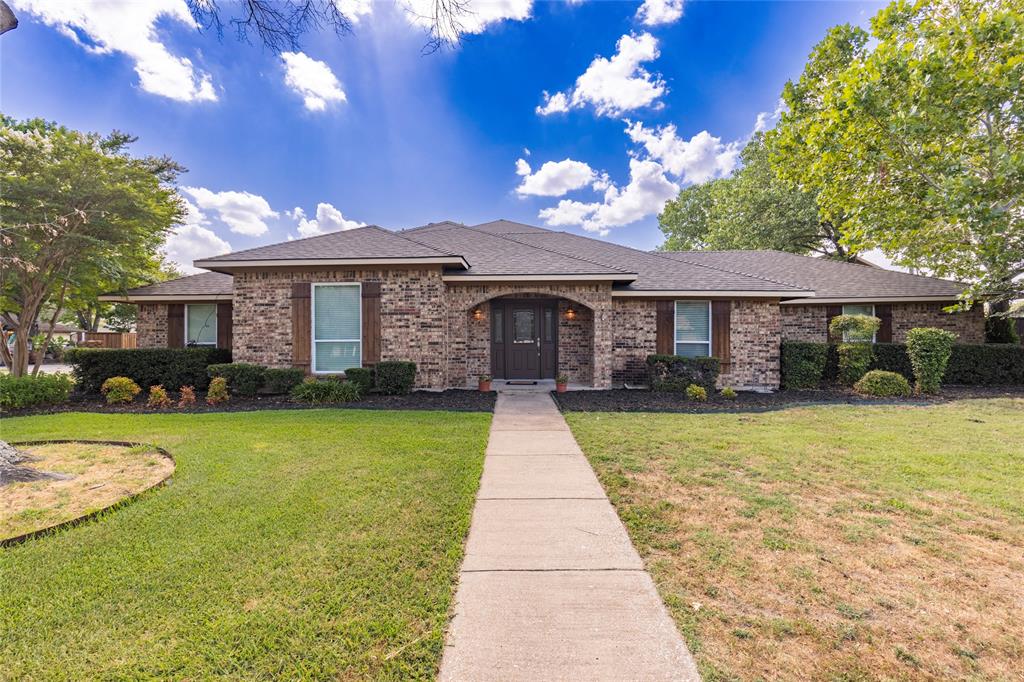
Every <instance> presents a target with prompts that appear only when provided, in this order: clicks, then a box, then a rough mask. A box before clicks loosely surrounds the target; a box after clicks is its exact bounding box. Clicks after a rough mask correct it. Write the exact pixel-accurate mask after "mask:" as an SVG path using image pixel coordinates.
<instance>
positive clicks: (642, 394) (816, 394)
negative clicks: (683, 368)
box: [552, 386, 1024, 413]
mask: <svg viewBox="0 0 1024 682" xmlns="http://www.w3.org/2000/svg"><path fill="white" fill-rule="evenodd" d="M552 395H553V396H554V397H555V402H556V403H557V404H558V408H559V409H560V410H561V411H562V412H691V413H702V412H704V413H707V412H767V411H770V410H781V409H785V408H787V407H799V406H809V405H840V404H848V405H932V404H938V403H945V402H950V401H953V400H963V399H966V398H1024V386H944V387H943V388H942V393H941V394H939V395H937V396H927V397H920V396H914V397H911V398H904V399H881V398H865V397H862V396H859V395H857V394H856V393H854V392H853V391H850V390H844V389H838V388H836V389H823V390H818V391H779V392H777V393H753V392H746V391H741V392H739V393H738V395H737V396H736V399H735V400H726V399H725V398H722V397H721V396H720V395H718V394H715V395H713V396H709V397H708V401H707V402H706V403H698V402H694V401H691V400H687V398H686V396H685V395H684V394H681V393H669V392H656V391H647V390H624V389H615V390H610V391H572V392H569V393H561V394H558V393H553V394H552Z"/></svg>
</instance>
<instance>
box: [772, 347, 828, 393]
mask: <svg viewBox="0 0 1024 682" xmlns="http://www.w3.org/2000/svg"><path fill="white" fill-rule="evenodd" d="M827 357H828V345H827V344H824V343H807V342H805V341H783V342H782V356H781V368H782V387H783V388H785V389H791V390H792V389H801V388H818V387H819V386H820V385H821V382H822V380H823V379H824V377H825V361H826V359H827Z"/></svg>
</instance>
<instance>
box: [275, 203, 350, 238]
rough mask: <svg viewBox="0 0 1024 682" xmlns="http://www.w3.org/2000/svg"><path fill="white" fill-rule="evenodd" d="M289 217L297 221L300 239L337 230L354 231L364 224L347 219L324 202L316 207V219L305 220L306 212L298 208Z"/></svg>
mask: <svg viewBox="0 0 1024 682" xmlns="http://www.w3.org/2000/svg"><path fill="white" fill-rule="evenodd" d="M289 215H291V216H292V217H293V218H295V219H296V220H298V221H299V236H300V237H315V236H316V235H318V234H327V233H328V232H337V231H339V230H354V229H355V228H357V227H362V226H363V225H365V224H366V223H361V222H359V221H358V220H349V219H347V218H346V217H345V216H343V215H342V214H341V211H339V210H338V209H336V208H335V207H334V206H332V205H331V204H328V203H326V202H320V203H319V204H317V205H316V218H307V217H306V212H305V211H303V210H302V209H301V208H298V207H296V208H295V210H294V211H292V212H291V213H290V214H289Z"/></svg>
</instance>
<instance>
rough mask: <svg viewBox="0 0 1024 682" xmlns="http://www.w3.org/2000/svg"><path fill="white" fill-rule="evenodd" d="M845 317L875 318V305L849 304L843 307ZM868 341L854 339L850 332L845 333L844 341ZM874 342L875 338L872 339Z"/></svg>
mask: <svg viewBox="0 0 1024 682" xmlns="http://www.w3.org/2000/svg"><path fill="white" fill-rule="evenodd" d="M843 315H867V316H868V317H874V315H875V305H874V304H873V303H847V304H846V305H844V306H843ZM867 340H868V339H858V338H854V335H852V334H850V332H843V341H867ZM870 340H871V341H872V342H874V340H875V338H874V336H872V337H871V339H870Z"/></svg>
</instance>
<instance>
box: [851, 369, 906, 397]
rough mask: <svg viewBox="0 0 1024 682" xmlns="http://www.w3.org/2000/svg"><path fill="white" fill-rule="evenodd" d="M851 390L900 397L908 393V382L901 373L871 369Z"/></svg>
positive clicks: (880, 395)
mask: <svg viewBox="0 0 1024 682" xmlns="http://www.w3.org/2000/svg"><path fill="white" fill-rule="evenodd" d="M853 390H855V391H857V393H862V394H864V395H872V396H875V397H878V398H902V397H906V396H908V395H910V383H909V382H908V381H907V379H906V377H904V376H903V375H902V374H897V373H896V372H886V371H885V370H881V369H873V370H871V371H870V372H868V373H867V374H865V375H864V376H863V377H861V379H860V381H858V382H857V383H856V384H854V385H853Z"/></svg>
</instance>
